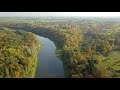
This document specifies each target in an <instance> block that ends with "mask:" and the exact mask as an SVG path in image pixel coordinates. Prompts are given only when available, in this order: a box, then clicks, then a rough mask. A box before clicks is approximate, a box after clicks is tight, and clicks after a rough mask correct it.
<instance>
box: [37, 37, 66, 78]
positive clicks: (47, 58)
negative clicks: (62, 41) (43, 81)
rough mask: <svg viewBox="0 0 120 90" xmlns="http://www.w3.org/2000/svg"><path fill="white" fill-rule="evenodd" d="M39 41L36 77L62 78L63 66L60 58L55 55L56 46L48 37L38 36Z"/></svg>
mask: <svg viewBox="0 0 120 90" xmlns="http://www.w3.org/2000/svg"><path fill="white" fill-rule="evenodd" d="M37 38H38V40H39V41H40V42H41V48H40V52H39V54H38V65H37V72H36V78H64V68H63V63H62V62H61V60H60V59H59V58H58V57H56V56H55V54H54V53H55V50H56V46H55V45H54V43H53V42H52V41H51V40H49V39H48V38H45V37H42V36H38V35H37Z"/></svg>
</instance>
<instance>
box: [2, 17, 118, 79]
mask: <svg viewBox="0 0 120 90" xmlns="http://www.w3.org/2000/svg"><path fill="white" fill-rule="evenodd" d="M0 27H1V28H5V27H6V28H11V29H15V30H17V31H16V32H19V30H25V31H28V32H32V33H34V34H38V35H41V36H44V37H48V38H49V39H51V40H52V41H53V42H54V43H55V44H56V46H57V49H59V50H60V52H59V56H58V57H59V58H60V59H61V60H62V62H63V64H64V69H65V75H66V77H67V78H111V77H115V78H117V77H120V56H119V54H120V18H86V17H83V18H82V17H81V18H31V19H29V18H28V19H22V18H19V19H16V18H14V19H7V18H5V19H1V21H0ZM25 36H26V35H25ZM28 36H29V35H28ZM28 36H26V37H28ZM17 37H21V36H18V35H17ZM30 38H31V37H30ZM0 43H1V42H0ZM23 43H24V42H23ZM26 43H27V42H26ZM30 43H31V42H30ZM34 43H35V42H34ZM36 44H37V43H36ZM22 45H23V44H22ZM37 45H38V44H37ZM32 55H33V54H32ZM0 57H1V56H0ZM27 57H28V56H27ZM28 65H29V64H28ZM2 67H3V66H2ZM27 72H29V73H30V72H31V71H29V69H28V71H27ZM27 75H28V76H29V74H28V73H27ZM23 76H25V75H23Z"/></svg>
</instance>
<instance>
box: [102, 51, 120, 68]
mask: <svg viewBox="0 0 120 90" xmlns="http://www.w3.org/2000/svg"><path fill="white" fill-rule="evenodd" d="M102 58H103V60H105V62H103V63H102V64H103V66H105V67H111V68H112V69H114V70H120V52H119V51H113V52H111V53H110V54H109V55H108V56H107V57H104V56H102Z"/></svg>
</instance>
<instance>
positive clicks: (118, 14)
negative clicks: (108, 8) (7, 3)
mask: <svg viewBox="0 0 120 90" xmlns="http://www.w3.org/2000/svg"><path fill="white" fill-rule="evenodd" d="M10 16H12V17H14V16H15V17H26V16H36V17H39V16H91V17H94V16H100V17H101V16H119V17H120V12H0V17H10Z"/></svg>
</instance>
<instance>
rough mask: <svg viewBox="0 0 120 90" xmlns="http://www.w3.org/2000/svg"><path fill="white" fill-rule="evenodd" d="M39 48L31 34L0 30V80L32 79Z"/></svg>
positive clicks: (21, 31) (5, 29) (6, 29)
mask: <svg viewBox="0 0 120 90" xmlns="http://www.w3.org/2000/svg"><path fill="white" fill-rule="evenodd" d="M39 48H40V43H39V42H38V41H37V39H36V37H35V35H34V34H32V33H31V32H26V31H23V30H18V31H16V30H12V29H9V28H0V78H34V77H35V74H36V65H37V54H38V51H39Z"/></svg>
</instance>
